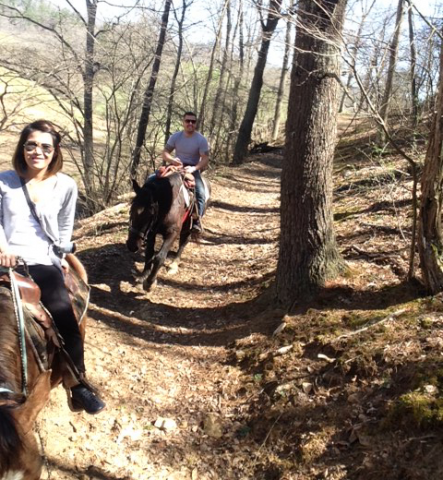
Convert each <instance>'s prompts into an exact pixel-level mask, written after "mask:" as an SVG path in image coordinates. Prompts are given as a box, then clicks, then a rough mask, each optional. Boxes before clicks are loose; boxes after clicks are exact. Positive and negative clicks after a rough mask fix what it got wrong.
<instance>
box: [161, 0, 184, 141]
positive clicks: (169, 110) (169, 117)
mask: <svg viewBox="0 0 443 480" xmlns="http://www.w3.org/2000/svg"><path fill="white" fill-rule="evenodd" d="M188 6H189V5H188V4H187V3H186V0H183V3H182V13H181V16H180V19H178V18H177V11H175V10H174V14H175V17H176V19H177V24H178V47H177V58H176V59H175V67H174V72H173V74H172V79H171V88H170V90H169V98H168V107H167V112H166V126H165V144H166V142H167V141H168V139H169V137H170V136H171V122H172V106H173V105H174V95H175V85H176V83H177V76H178V72H179V69H180V62H181V58H182V52H183V24H184V21H185V16H186V9H187V8H188Z"/></svg>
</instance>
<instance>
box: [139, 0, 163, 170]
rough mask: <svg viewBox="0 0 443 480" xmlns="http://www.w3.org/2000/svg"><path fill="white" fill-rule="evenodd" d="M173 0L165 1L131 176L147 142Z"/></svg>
mask: <svg viewBox="0 0 443 480" xmlns="http://www.w3.org/2000/svg"><path fill="white" fill-rule="evenodd" d="M171 4H172V0H166V1H165V9H164V11H163V15H162V23H161V27H160V35H159V37H158V43H157V48H156V51H155V60H154V64H153V65H152V72H151V78H150V80H149V85H148V87H147V89H146V91H145V95H144V101H143V107H142V113H141V116H140V121H139V124H138V131H137V141H136V144H135V149H134V154H133V157H132V165H131V177H132V178H135V177H136V175H137V170H138V166H139V164H140V157H141V150H142V148H143V144H144V142H145V136H146V129H147V127H148V123H149V115H150V113H151V105H152V97H153V95H154V89H155V84H156V83H157V78H158V72H159V71H160V64H161V58H162V53H163V46H164V44H165V38H166V28H167V26H168V20H169V11H170V9H171Z"/></svg>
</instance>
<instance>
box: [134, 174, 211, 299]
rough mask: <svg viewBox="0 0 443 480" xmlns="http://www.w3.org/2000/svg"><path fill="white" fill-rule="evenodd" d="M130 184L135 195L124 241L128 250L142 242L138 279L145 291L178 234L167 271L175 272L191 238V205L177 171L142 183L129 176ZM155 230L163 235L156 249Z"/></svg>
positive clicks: (139, 245) (137, 249)
mask: <svg viewBox="0 0 443 480" xmlns="http://www.w3.org/2000/svg"><path fill="white" fill-rule="evenodd" d="M133 188H134V191H135V197H134V199H133V201H132V205H131V210H130V219H129V234H128V239H127V242H126V245H127V247H128V249H129V251H131V252H137V251H139V250H141V248H142V247H143V245H145V266H144V269H143V272H142V273H141V274H140V275H139V276H138V280H139V281H140V282H141V283H143V289H144V290H147V291H149V290H150V289H151V287H152V286H153V285H154V283H155V280H156V277H157V274H158V271H159V269H160V268H161V267H162V265H163V264H164V262H165V260H166V257H167V255H168V252H169V250H170V249H171V247H172V245H173V243H174V241H175V240H176V239H177V237H178V236H180V240H179V247H178V250H177V254H176V256H175V259H174V261H173V262H172V264H171V265H170V266H169V273H176V272H177V270H178V263H179V261H180V256H181V254H182V252H183V249H184V248H185V247H186V245H187V243H188V242H189V240H190V238H191V229H192V222H193V215H192V210H193V207H192V206H191V205H189V201H188V198H189V194H188V192H187V190H186V187H185V184H184V181H183V178H182V175H181V174H180V173H178V172H177V173H173V174H171V175H168V176H166V177H161V178H159V177H155V178H152V179H149V180H148V181H147V182H146V183H145V185H143V187H140V186H139V185H138V183H137V182H136V181H135V180H133ZM207 200H208V199H206V202H207ZM157 234H160V235H161V236H162V237H163V244H162V246H161V248H160V250H159V251H158V252H157V253H156V252H155V248H154V247H155V238H156V236H157Z"/></svg>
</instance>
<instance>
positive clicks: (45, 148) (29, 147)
mask: <svg viewBox="0 0 443 480" xmlns="http://www.w3.org/2000/svg"><path fill="white" fill-rule="evenodd" d="M23 146H24V147H25V151H26V152H28V153H32V152H35V151H36V150H37V148H40V150H41V151H42V152H43V155H51V153H52V152H53V151H54V146H53V145H50V144H49V143H38V142H26V143H25V144H24V145H23Z"/></svg>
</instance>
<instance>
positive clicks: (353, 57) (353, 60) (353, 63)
mask: <svg viewBox="0 0 443 480" xmlns="http://www.w3.org/2000/svg"><path fill="white" fill-rule="evenodd" d="M375 2H376V0H373V2H372V3H371V5H370V7H369V8H368V10H366V12H364V11H362V16H361V20H360V24H359V26H358V31H357V34H356V36H355V41H354V45H353V46H352V47H351V48H350V52H351V61H350V63H351V66H350V69H349V73H348V78H347V79H346V88H345V90H344V91H343V93H342V96H341V100H340V106H339V107H338V111H339V112H340V113H341V112H343V108H344V106H345V99H346V96H347V95H348V92H349V88H350V87H351V82H352V78H353V77H354V74H353V72H354V69H355V66H356V64H357V55H358V52H359V50H360V45H361V41H362V38H361V37H362V33H363V28H364V25H365V22H366V18H367V17H368V15H369V14H370V13H371V10H372V7H373V6H374V4H375ZM362 9H363V5H362Z"/></svg>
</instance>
